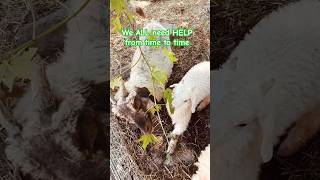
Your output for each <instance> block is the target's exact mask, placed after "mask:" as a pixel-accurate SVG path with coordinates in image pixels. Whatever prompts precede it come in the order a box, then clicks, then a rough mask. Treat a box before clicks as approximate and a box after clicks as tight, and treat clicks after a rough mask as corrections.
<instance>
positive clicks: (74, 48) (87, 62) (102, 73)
mask: <svg viewBox="0 0 320 180" xmlns="http://www.w3.org/2000/svg"><path fill="white" fill-rule="evenodd" d="M83 2H84V1H70V7H71V8H72V9H71V10H70V12H71V13H73V12H74V11H76V10H78V9H79V8H80V6H81V5H82V3H83ZM101 4H102V2H97V3H90V5H88V6H87V7H86V9H88V10H86V11H82V12H81V13H80V14H79V15H78V16H76V17H75V18H74V19H72V20H71V21H70V22H69V23H68V25H67V28H68V33H67V34H66V38H65V45H64V46H65V47H64V53H63V54H62V55H61V57H60V60H59V62H57V63H55V64H50V66H48V70H47V74H48V79H49V82H50V84H51V85H52V87H51V88H52V89H53V90H54V92H55V93H56V95H57V96H59V97H63V98H64V97H67V96H68V92H67V90H66V88H65V87H66V86H68V84H69V83H70V81H74V80H78V79H82V80H85V81H94V82H95V83H102V82H105V81H106V79H107V75H108V73H109V72H108V68H106V64H108V62H107V59H108V57H107V54H106V50H107V48H108V42H107V31H106V29H107V27H106V23H105V22H106V21H107V19H106V17H107V16H106V15H105V14H106V12H104V10H103V9H102V7H99V6H100V5H101ZM92 11H98V12H99V13H93V12H92Z"/></svg>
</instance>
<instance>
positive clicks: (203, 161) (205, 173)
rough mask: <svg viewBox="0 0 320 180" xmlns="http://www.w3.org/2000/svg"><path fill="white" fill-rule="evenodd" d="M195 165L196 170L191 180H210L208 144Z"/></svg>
mask: <svg viewBox="0 0 320 180" xmlns="http://www.w3.org/2000/svg"><path fill="white" fill-rule="evenodd" d="M196 165H197V166H198V170H197V172H196V174H194V175H193V176H192V180H210V144H209V145H208V146H207V147H206V149H205V150H203V151H201V154H200V156H199V158H198V162H197V163H196Z"/></svg>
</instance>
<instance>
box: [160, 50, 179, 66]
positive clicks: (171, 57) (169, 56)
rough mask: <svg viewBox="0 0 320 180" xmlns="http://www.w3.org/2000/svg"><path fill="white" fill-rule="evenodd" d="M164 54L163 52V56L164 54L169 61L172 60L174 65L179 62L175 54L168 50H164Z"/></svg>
mask: <svg viewBox="0 0 320 180" xmlns="http://www.w3.org/2000/svg"><path fill="white" fill-rule="evenodd" d="M162 52H163V54H164V55H165V56H167V57H168V58H169V60H170V61H171V62H172V63H175V62H177V58H176V57H175V56H174V54H173V52H171V51H168V49H167V48H163V50H162Z"/></svg>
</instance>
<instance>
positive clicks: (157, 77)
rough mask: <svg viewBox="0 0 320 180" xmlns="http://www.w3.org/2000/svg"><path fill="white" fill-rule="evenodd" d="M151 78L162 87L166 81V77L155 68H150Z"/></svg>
mask: <svg viewBox="0 0 320 180" xmlns="http://www.w3.org/2000/svg"><path fill="white" fill-rule="evenodd" d="M151 77H152V79H153V81H154V82H155V83H157V84H160V85H163V86H164V85H165V83H166V82H167V81H168V75H167V74H166V73H165V72H164V71H162V70H160V69H159V68H156V67H153V68H151Z"/></svg>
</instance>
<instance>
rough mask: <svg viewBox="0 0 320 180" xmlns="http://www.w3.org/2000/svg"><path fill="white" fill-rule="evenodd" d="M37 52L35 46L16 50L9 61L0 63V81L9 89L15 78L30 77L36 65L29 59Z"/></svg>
mask: <svg viewBox="0 0 320 180" xmlns="http://www.w3.org/2000/svg"><path fill="white" fill-rule="evenodd" d="M36 52H37V49H36V48H29V50H26V51H20V52H18V53H17V54H16V55H15V56H14V57H13V58H11V59H10V60H9V62H2V64H1V65H0V82H3V83H4V85H5V86H7V87H8V88H9V91H11V89H12V86H13V84H14V82H15V80H16V78H22V79H31V78H32V74H33V73H34V72H35V68H36V67H37V65H36V64H35V63H33V62H32V61H31V60H32V58H33V57H34V56H35V54H36Z"/></svg>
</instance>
